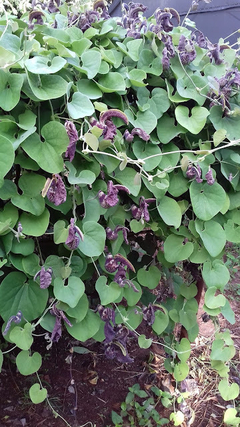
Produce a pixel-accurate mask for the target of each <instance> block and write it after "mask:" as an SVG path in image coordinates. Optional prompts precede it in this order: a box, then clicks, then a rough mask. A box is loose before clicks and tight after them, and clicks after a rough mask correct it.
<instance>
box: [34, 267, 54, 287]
mask: <svg viewBox="0 0 240 427" xmlns="http://www.w3.org/2000/svg"><path fill="white" fill-rule="evenodd" d="M52 273H53V271H52V268H51V267H49V268H48V269H47V270H45V268H44V267H42V268H41V270H40V271H38V272H37V273H36V274H35V276H34V280H36V279H37V277H38V276H39V277H40V288H41V289H47V288H48V287H49V286H50V284H51V282H52Z"/></svg>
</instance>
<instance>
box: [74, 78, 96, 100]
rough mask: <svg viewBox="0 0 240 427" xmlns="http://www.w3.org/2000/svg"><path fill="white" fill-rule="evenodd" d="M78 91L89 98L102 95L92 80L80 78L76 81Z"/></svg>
mask: <svg viewBox="0 0 240 427" xmlns="http://www.w3.org/2000/svg"><path fill="white" fill-rule="evenodd" d="M77 89H78V92H81V93H82V94H83V95H86V96H87V97H88V98H90V99H98V98H101V96H102V91H101V90H100V89H99V87H98V86H97V84H96V83H95V82H93V81H92V80H87V79H81V80H79V81H78V82H77Z"/></svg>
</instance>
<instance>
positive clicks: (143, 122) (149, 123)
mask: <svg viewBox="0 0 240 427" xmlns="http://www.w3.org/2000/svg"><path fill="white" fill-rule="evenodd" d="M124 113H125V114H126V116H127V118H128V120H129V122H130V123H131V124H132V125H133V127H135V128H141V129H143V130H145V132H147V133H148V134H150V133H151V132H152V131H153V130H154V129H155V127H156V126H157V118H156V116H155V115H154V114H153V113H152V112H151V111H149V110H146V111H144V112H141V111H138V112H137V115H136V118H135V117H134V115H133V113H132V111H131V110H125V111H124Z"/></svg>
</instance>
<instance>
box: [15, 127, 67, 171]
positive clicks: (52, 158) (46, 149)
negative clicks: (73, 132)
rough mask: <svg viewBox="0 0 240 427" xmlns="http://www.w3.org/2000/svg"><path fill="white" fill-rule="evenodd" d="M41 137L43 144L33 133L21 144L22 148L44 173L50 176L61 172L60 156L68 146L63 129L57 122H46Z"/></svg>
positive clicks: (61, 162) (65, 132)
mask: <svg viewBox="0 0 240 427" xmlns="http://www.w3.org/2000/svg"><path fill="white" fill-rule="evenodd" d="M41 135H42V137H43V138H44V142H42V141H41V139H40V137H39V135H38V134H37V133H34V134H33V135H31V136H29V137H28V138H27V139H26V140H25V141H24V142H23V143H22V148H23V149H24V151H26V153H27V154H28V155H29V156H30V157H31V158H32V159H33V160H35V161H36V162H37V163H38V164H39V166H40V167H41V168H42V169H43V170H45V171H46V172H49V173H51V174H52V173H59V172H61V171H62V170H63V159H62V154H63V153H64V152H65V151H66V149H67V147H68V144H69V138H68V135H67V131H66V129H65V127H64V126H63V125H62V124H61V123H59V122H54V121H52V122H48V123H47V124H46V125H45V126H43V128H42V130H41Z"/></svg>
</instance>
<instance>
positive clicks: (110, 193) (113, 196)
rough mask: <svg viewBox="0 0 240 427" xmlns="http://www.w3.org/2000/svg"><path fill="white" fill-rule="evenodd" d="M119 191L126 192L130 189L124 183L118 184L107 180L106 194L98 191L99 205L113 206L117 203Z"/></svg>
mask: <svg viewBox="0 0 240 427" xmlns="http://www.w3.org/2000/svg"><path fill="white" fill-rule="evenodd" d="M119 191H126V192H127V193H128V194H129V193H130V191H129V190H128V188H127V187H125V186H124V185H119V184H115V185H114V184H113V182H112V181H108V183H107V194H105V193H104V192H103V191H101V190H100V191H99V192H98V200H99V203H100V205H101V206H102V207H103V208H105V209H108V208H111V207H113V206H116V205H117V204H118V201H119V199H118V192H119Z"/></svg>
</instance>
